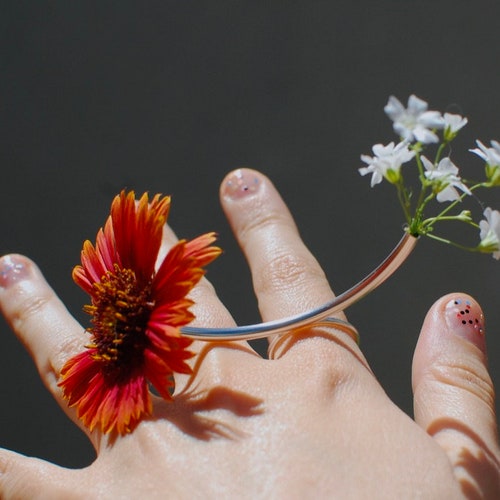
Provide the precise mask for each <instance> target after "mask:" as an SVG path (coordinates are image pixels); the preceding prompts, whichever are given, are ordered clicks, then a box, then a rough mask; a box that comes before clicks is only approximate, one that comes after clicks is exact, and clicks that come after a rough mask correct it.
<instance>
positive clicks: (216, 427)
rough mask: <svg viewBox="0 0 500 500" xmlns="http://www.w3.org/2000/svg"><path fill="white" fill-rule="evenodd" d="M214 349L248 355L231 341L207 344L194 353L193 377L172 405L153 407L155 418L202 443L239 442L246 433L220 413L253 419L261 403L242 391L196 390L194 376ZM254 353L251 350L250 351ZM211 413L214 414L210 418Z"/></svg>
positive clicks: (245, 349) (211, 388) (221, 386)
mask: <svg viewBox="0 0 500 500" xmlns="http://www.w3.org/2000/svg"><path fill="white" fill-rule="evenodd" d="M215 347H224V348H225V349H234V350H240V351H244V352H248V353H250V351H249V350H248V348H247V347H245V346H243V345H241V344H238V343H233V342H224V343H220V342H210V343H207V344H206V345H205V346H204V347H203V348H202V349H201V350H200V352H199V353H198V354H197V357H196V363H195V365H194V367H193V374H192V376H191V377H190V379H189V381H188V382H187V384H186V386H185V387H184V388H183V390H182V392H180V393H179V394H176V395H175V396H174V402H173V403H165V402H163V403H161V404H160V405H158V407H157V408H155V415H156V417H157V418H164V419H166V420H168V421H169V422H172V423H173V424H175V425H176V426H177V427H178V428H179V429H181V430H182V431H183V432H185V433H186V434H189V435H191V436H193V437H196V438H198V439H202V440H210V439H213V438H220V437H222V438H227V439H238V438H241V437H243V436H244V435H245V433H244V432H243V431H242V430H241V429H239V428H237V427H236V426H235V425H234V424H230V423H228V422H227V421H228V420H230V421H231V422H234V419H231V418H230V417H228V418H225V416H223V414H221V412H219V410H225V411H226V412H229V413H230V414H232V415H233V416H237V417H253V416H257V415H261V414H262V413H263V412H264V408H263V400H262V399H260V398H257V397H255V396H253V395H251V394H248V393H246V392H243V391H239V390H235V389H232V388H230V387H226V386H223V385H215V386H211V387H203V388H197V387H196V386H195V384H196V383H197V377H196V375H197V374H198V372H199V369H200V366H201V364H202V363H203V360H204V359H205V357H206V356H207V354H208V353H209V352H210V351H211V350H212V349H214V348H215ZM251 352H253V351H251ZM211 413H213V415H211Z"/></svg>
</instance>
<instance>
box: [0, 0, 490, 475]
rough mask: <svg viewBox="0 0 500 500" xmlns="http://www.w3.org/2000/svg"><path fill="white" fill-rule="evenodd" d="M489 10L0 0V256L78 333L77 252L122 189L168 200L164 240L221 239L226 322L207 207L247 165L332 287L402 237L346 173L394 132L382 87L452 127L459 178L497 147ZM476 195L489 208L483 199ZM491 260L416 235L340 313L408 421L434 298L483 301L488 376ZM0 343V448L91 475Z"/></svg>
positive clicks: (396, 219) (246, 312)
mask: <svg viewBox="0 0 500 500" xmlns="http://www.w3.org/2000/svg"><path fill="white" fill-rule="evenodd" d="M495 4H496V2H494V1H491V2H481V1H480V2H470V1H466V0H461V1H460V0H454V1H432V2H431V1H420V2H402V1H400V0H399V1H389V0H384V1H369V0H365V1H361V2H356V1H303V2H295V1H291V0H287V1H268V2H255V1H252V2H250V1H249V2H242V1H221V0H217V1H211V2H189V1H180V0H179V1H157V2H129V1H121V2H97V1H92V2H90V1H89V2H65V1H12V2H1V3H0V37H1V38H0V51H1V57H0V68H1V69H0V117H1V130H0V138H1V144H2V146H1V159H0V160H1V167H0V168H1V177H0V193H1V198H0V200H1V201H0V203H1V205H0V206H1V210H0V228H1V233H0V234H1V238H0V253H6V252H13V251H15V252H22V253H25V254H27V255H29V256H30V257H32V258H33V259H34V260H35V261H36V262H37V263H38V264H39V265H40V267H41V268H42V270H43V272H44V273H45V274H46V276H47V278H48V280H49V282H50V283H51V284H52V285H53V286H54V288H55V290H56V291H57V292H58V293H59V294H60V296H62V297H63V299H64V300H65V302H66V304H67V305H68V308H69V309H70V310H71V311H72V312H73V313H74V314H75V315H77V317H79V318H80V319H81V320H82V321H85V324H87V318H86V317H85V315H83V313H81V307H82V305H83V304H84V303H85V302H86V297H85V295H84V294H83V293H82V292H81V291H80V290H79V289H78V288H77V287H76V285H74V284H73V282H72V280H71V269H72V267H73V266H74V265H75V264H76V263H77V262H78V259H79V252H80V248H81V244H82V241H83V239H85V238H94V236H95V233H96V231H97V229H98V227H99V226H100V225H101V224H102V223H103V221H104V219H105V217H106V215H107V211H108V207H109V203H110V200H111V198H112V196H113V195H114V194H115V193H117V192H118V191H119V190H120V189H121V188H123V187H128V188H133V189H135V190H136V191H138V192H142V191H144V190H149V191H151V192H158V191H161V192H164V193H169V194H172V195H173V208H172V213H171V223H172V225H173V226H174V228H175V229H176V230H177V232H178V233H179V234H180V235H182V236H186V237H192V236H195V235H197V234H199V233H201V232H205V231H208V230H216V231H218V232H219V233H220V243H221V245H222V246H223V247H224V249H225V254H224V255H223V256H222V257H221V258H220V259H219V260H218V262H216V263H215V264H214V265H212V266H211V267H210V271H209V276H210V278H211V280H212V281H213V282H214V283H215V285H216V286H217V289H218V291H219V293H220V296H221V297H222V299H223V300H224V301H225V302H226V304H227V305H228V306H229V307H230V309H231V310H232V311H233V313H234V315H235V317H236V318H237V319H238V321H240V322H242V323H246V322H253V321H256V320H257V319H258V315H257V309H256V306H255V302H254V298H253V295H252V292H251V284H250V281H249V274H248V271H247V269H246V266H245V264H244V261H243V259H242V257H241V255H240V253H239V250H238V248H237V247H236V245H235V243H234V241H233V239H232V236H231V234H230V231H229V229H228V226H227V224H226V222H225V219H224V217H223V215H222V212H221V210H220V208H219V203H218V187H219V183H220V181H221V180H222V178H223V176H224V175H225V174H226V173H227V172H228V171H229V170H231V169H233V168H235V167H238V166H241V165H245V166H251V167H254V168H257V169H260V170H262V171H263V172H265V173H266V174H267V175H269V176H270V177H271V178H272V179H273V180H274V182H275V184H276V185H277V187H278V189H279V190H280V191H281V193H282V194H283V196H284V198H285V200H286V201H287V203H288V204H289V206H290V209H291V211H292V212H293V214H294V215H295V217H296V220H297V223H298V225H299V227H300V228H301V231H302V235H303V238H304V239H305V241H306V242H307V244H308V245H309V247H310V248H311V249H312V251H313V252H314V254H315V255H316V256H317V257H318V259H319V261H320V262H321V264H322V265H323V267H324V269H325V270H326V272H327V274H328V277H329V279H330V280H331V283H332V286H334V288H335V289H336V290H337V291H342V290H343V289H346V288H347V287H349V286H350V285H352V284H353V283H354V282H355V281H357V280H358V279H359V278H361V277H362V276H363V275H365V274H366V273H367V272H368V271H369V270H370V269H372V268H373V267H374V266H375V265H376V264H377V263H378V262H379V261H380V260H381V259H382V258H383V257H384V256H385V255H386V254H387V253H388V251H389V250H390V249H391V248H392V247H393V246H394V245H395V243H396V242H397V241H398V240H399V238H400V235H401V224H402V217H401V214H400V210H399V207H398V205H397V202H396V198H395V196H394V193H393V190H392V189H391V186H388V185H387V186H386V185H379V186H377V187H376V188H375V189H373V190H372V189H370V187H369V179H368V178H361V177H360V176H359V174H358V172H357V168H358V167H359V166H361V165H360V160H359V155H360V153H369V152H370V148H371V145H372V144H374V143H376V142H384V143H387V142H389V141H390V140H393V139H396V138H395V136H394V135H393V134H392V129H391V124H390V122H389V120H388V119H387V118H386V117H385V115H384V113H383V106H384V105H385V103H386V101H387V98H388V96H389V95H390V94H395V95H396V96H398V97H399V98H400V99H401V100H403V99H404V100H405V101H406V98H407V97H408V95H409V94H410V93H416V94H417V95H418V96H420V97H422V98H425V99H426V100H428V101H429V102H430V105H431V107H432V108H433V109H439V110H442V111H444V110H448V111H452V112H459V113H463V114H464V115H466V116H468V117H469V119H470V125H469V126H468V127H467V129H466V131H465V132H464V133H463V134H462V135H461V137H460V138H459V139H458V141H457V142H456V144H455V145H454V153H453V158H454V160H455V162H456V163H457V164H459V165H461V166H462V169H463V170H464V175H465V176H469V177H472V176H475V175H476V173H477V172H478V169H482V166H481V163H480V162H479V160H478V159H476V158H475V157H473V156H472V155H471V154H470V153H467V149H468V148H470V147H473V146H474V140H475V139H476V138H482V139H483V140H484V141H488V140H489V139H490V138H496V139H500V115H499V106H498V100H499V97H498V92H499V88H500V72H499V71H498V62H499V60H500V58H499V56H500V43H499V41H498V23H497V19H498V17H497V15H496V14H497V12H495V11H494V6H495ZM497 10H498V9H497ZM481 197H482V199H483V200H485V201H486V202H487V203H489V204H492V203H494V202H495V201H496V207H497V208H499V206H500V203H498V201H499V200H500V197H499V196H498V192H489V193H485V194H484V195H481ZM473 208H474V209H476V210H479V208H480V207H479V205H478V206H477V207H475V206H474V205H473ZM476 213H477V211H476ZM462 233H463V231H462V228H460V230H459V231H457V236H464V237H465V238H466V240H467V241H469V242H475V238H476V235H475V234H474V235H473V236H468V235H467V234H468V233H466V232H465V233H464V234H462ZM499 266H500V263H498V262H496V261H494V260H493V259H492V258H491V257H490V256H480V255H472V254H471V255H469V254H465V253H462V252H459V251H458V250H455V249H453V248H451V247H445V246H440V245H438V244H435V243H434V242H431V241H430V240H423V241H421V242H420V243H419V245H418V247H417V250H416V252H415V253H414V254H413V255H412V256H411V258H410V261H409V262H408V263H407V264H406V265H405V266H404V268H403V269H401V270H400V271H399V272H398V273H397V275H396V276H394V277H393V278H392V279H391V280H390V281H389V282H387V283H386V284H385V285H384V286H383V287H382V288H381V289H379V290H378V291H377V292H375V293H374V294H372V295H371V296H369V297H368V298H366V299H364V300H363V301H362V302H361V303H359V304H357V305H355V306H353V307H352V308H351V310H350V311H349V318H350V320H351V321H352V322H353V323H354V324H355V325H357V326H358V328H359V330H360V331H361V335H362V348H363V351H364V352H365V354H366V355H367V357H368V359H369V361H370V363H371V365H372V367H373V369H374V371H375V373H376V375H377V376H378V378H379V379H380V380H381V382H382V384H383V385H384V387H385V388H386V390H387V392H388V393H389V395H390V396H391V398H392V399H393V400H394V401H395V402H396V403H397V404H398V405H399V406H400V407H401V408H403V409H404V410H405V411H406V412H408V413H410V414H411V411H412V410H411V388H410V364H411V358H412V353H413V348H414V345H415V342H416V339H417V335H418V331H419V328H420V325H421V322H422V320H423V318H424V315H425V313H426V310H427V309H428V307H429V306H430V305H431V304H432V302H433V301H434V300H435V299H437V298H438V297H439V296H440V295H442V294H444V293H447V292H450V291H457V290H463V291H467V292H469V293H471V294H473V295H474V296H475V297H477V299H478V300H479V301H480V302H481V303H482V304H483V306H484V309H485V313H486V316H487V320H488V326H489V328H488V343H489V349H490V364H491V372H492V375H493V377H494V379H495V380H496V382H497V384H498V383H500V350H499V346H500V340H499V333H500V331H499V328H500V307H499V304H500V295H499V293H498V284H499V278H500V267H499ZM0 335H1V339H2V348H1V349H2V352H1V362H0V365H1V366H0V401H1V404H2V410H1V413H0V445H1V446H5V447H7V448H10V449H14V450H17V451H19V452H22V453H26V454H29V455H35V456H38V457H42V458H46V459H49V460H52V461H55V462H57V463H59V464H62V465H67V466H70V467H76V466H82V465H85V464H88V463H89V462H90V461H91V460H92V458H93V452H92V450H91V448H90V446H89V445H88V444H87V443H86V440H85V438H84V437H83V435H82V434H81V433H80V432H79V431H78V430H77V429H76V428H75V427H74V426H73V425H72V424H71V423H70V422H69V421H68V420H67V419H66V417H65V416H64V414H63V412H62V411H61V410H60V409H59V408H58V406H57V405H56V403H54V402H53V400H52V399H51V397H50V396H49V395H48V393H47V392H46V391H45V389H44V387H43V386H42V384H41V383H40V382H39V380H38V375H37V373H36V370H35V369H34V368H33V366H32V363H31V360H30V359H29V357H28V355H27V354H26V353H25V352H24V350H23V348H22V346H21V345H20V344H19V343H18V342H17V340H16V339H15V338H14V336H13V335H12V334H11V332H10V331H9V329H8V328H7V326H6V325H5V323H4V322H1V323H0ZM334 362H335V360H332V363H334ZM353 417H354V418H355V416H353Z"/></svg>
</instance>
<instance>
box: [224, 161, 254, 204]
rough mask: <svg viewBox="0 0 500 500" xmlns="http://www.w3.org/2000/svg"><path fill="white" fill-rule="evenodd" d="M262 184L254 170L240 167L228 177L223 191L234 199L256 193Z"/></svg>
mask: <svg viewBox="0 0 500 500" xmlns="http://www.w3.org/2000/svg"><path fill="white" fill-rule="evenodd" d="M260 185H261V181H260V179H259V177H257V175H255V173H254V172H252V171H251V170H247V169H241V168H240V169H238V170H235V171H234V172H233V173H232V174H230V175H229V176H228V177H227V179H226V181H225V183H224V186H223V193H224V195H225V196H227V197H229V198H231V199H233V200H238V199H241V198H245V197H247V196H251V195H252V194H254V193H256V192H257V191H258V190H259V188H260Z"/></svg>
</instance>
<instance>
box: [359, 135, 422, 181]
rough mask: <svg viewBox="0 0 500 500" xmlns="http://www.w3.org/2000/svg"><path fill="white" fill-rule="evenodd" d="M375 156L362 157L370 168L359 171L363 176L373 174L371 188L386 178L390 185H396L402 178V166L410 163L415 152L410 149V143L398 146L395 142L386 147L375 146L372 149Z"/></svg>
mask: <svg viewBox="0 0 500 500" xmlns="http://www.w3.org/2000/svg"><path fill="white" fill-rule="evenodd" d="M372 151H373V154H374V155H375V156H373V157H372V156H368V155H361V160H362V161H364V162H365V163H366V164H367V165H368V166H367V167H362V168H360V169H359V173H360V174H361V175H366V174H372V178H371V186H372V187H373V186H375V185H376V184H379V183H380V182H382V180H383V179H384V178H386V179H387V180H388V181H389V182H390V183H392V184H396V183H397V182H398V180H399V178H400V170H401V165H402V164H403V163H406V162H407V161H410V160H411V159H412V158H413V157H414V156H415V152H414V151H410V150H409V149H408V143H407V142H405V141H402V142H400V143H399V144H397V145H396V146H395V145H394V142H391V143H389V144H387V146H384V145H383V144H375V146H373V147H372Z"/></svg>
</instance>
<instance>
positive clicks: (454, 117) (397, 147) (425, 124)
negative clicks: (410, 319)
mask: <svg viewBox="0 0 500 500" xmlns="http://www.w3.org/2000/svg"><path fill="white" fill-rule="evenodd" d="M384 111H385V113H386V114H387V116H388V117H389V118H390V119H391V120H392V121H393V128H394V131H395V132H396V133H397V134H398V135H399V137H400V142H399V143H398V144H395V143H394V142H390V143H389V144H387V145H386V146H384V145H383V144H375V145H374V146H373V148H372V151H373V156H369V155H361V160H362V161H363V162H364V163H365V164H366V165H367V166H365V167H361V168H360V169H359V172H360V174H361V175H367V174H371V186H372V187H373V186H375V185H377V184H379V183H380V182H382V181H383V180H384V179H386V180H387V181H388V182H390V183H391V184H394V185H395V186H396V189H397V190H398V197H399V200H400V202H401V204H402V207H403V210H404V213H405V216H406V220H407V225H408V231H409V232H410V233H411V234H413V235H415V236H418V235H427V236H430V237H433V238H434V239H438V240H440V241H443V242H446V243H451V244H453V245H455V246H459V247H460V248H466V249H468V250H474V251H480V252H486V253H492V254H493V257H494V258H496V259H500V212H499V211H498V210H492V209H491V208H486V210H484V212H483V214H484V217H485V219H484V220H482V221H480V223H479V224H476V223H475V222H474V221H473V220H472V218H471V216H470V212H469V211H461V212H460V213H459V214H457V215H450V212H451V210H452V209H454V208H455V207H456V205H457V204H458V203H460V202H461V201H462V200H463V199H464V197H465V196H467V195H471V194H472V191H474V190H475V189H477V188H479V187H486V188H490V187H494V186H500V143H498V142H497V141H491V147H486V146H485V145H484V144H483V143H482V142H481V141H479V140H478V141H476V144H477V146H478V147H477V148H475V149H471V150H470V151H471V152H472V153H474V154H476V155H477V156H479V157H480V158H481V159H482V160H484V162H485V174H486V180H485V181H483V182H478V183H469V182H467V181H464V180H462V179H461V177H460V175H459V169H458V167H457V166H456V165H455V164H454V163H453V161H452V160H451V158H450V157H449V156H445V157H442V156H441V155H442V152H443V151H444V150H445V147H446V146H447V145H449V143H450V142H451V141H453V140H454V139H455V137H456V136H457V135H458V133H459V131H460V130H461V129H462V128H463V127H464V126H465V125H466V124H467V118H465V117H462V116H460V115H458V114H451V113H444V114H441V113H440V112H439V111H433V110H428V104H427V102H425V101H424V100H422V99H420V98H418V97H417V96H415V95H411V96H410V97H409V98H408V104H407V106H406V107H405V106H404V105H403V104H402V103H401V102H400V101H399V100H398V99H397V98H396V97H394V96H391V97H389V101H388V103H387V105H386V106H385V108H384ZM431 144H438V150H437V153H436V155H435V157H434V159H433V160H430V159H429V158H427V157H426V156H424V155H423V154H422V151H423V150H424V149H425V148H426V147H428V146H429V145H431ZM411 160H415V162H416V164H417V168H418V175H419V179H420V182H421V191H420V195H419V196H418V198H416V199H417V201H416V204H415V206H413V207H412V199H413V193H412V192H411V191H410V190H409V188H407V186H406V185H405V182H404V177H403V173H402V169H401V167H402V166H403V164H405V163H408V162H410V161H411ZM433 199H436V200H437V201H438V202H441V203H445V202H446V203H449V205H447V207H446V208H445V209H443V210H441V212H440V213H439V214H438V215H437V216H435V217H430V218H425V217H424V209H425V208H426V207H427V204H428V203H429V202H430V201H432V200H433ZM444 220H457V221H461V222H466V223H468V224H471V225H472V226H474V227H476V228H478V229H479V230H480V240H481V241H480V243H479V244H478V245H477V247H474V248H467V247H463V246H462V245H458V244H456V243H454V242H451V241H448V240H445V239H443V238H440V237H437V236H436V235H435V234H434V233H433V230H434V226H435V224H436V223H438V222H441V221H444Z"/></svg>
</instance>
